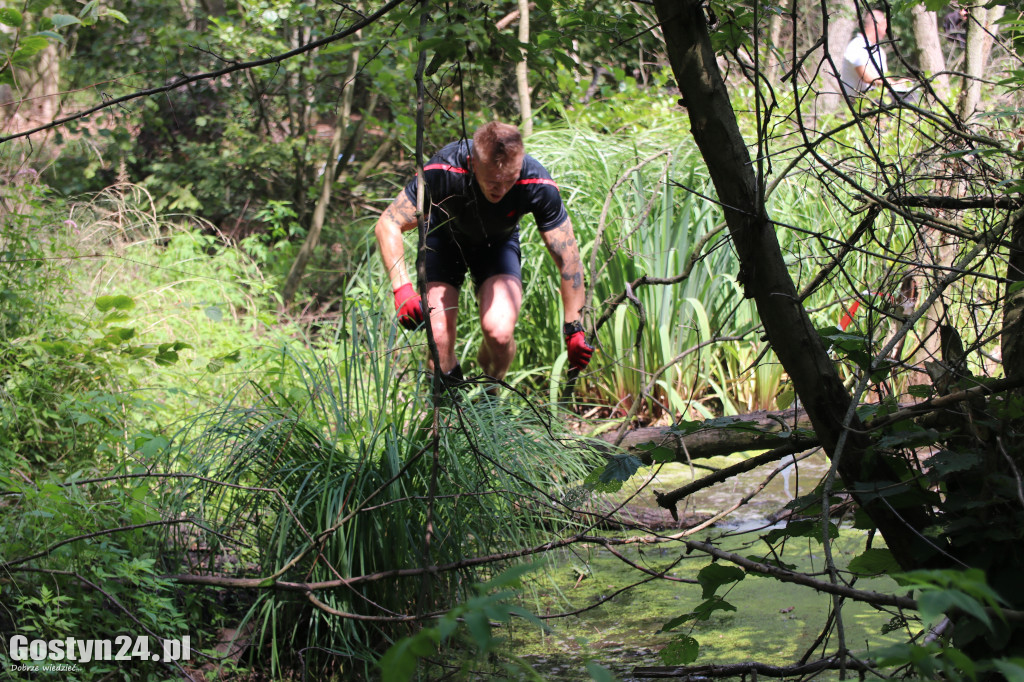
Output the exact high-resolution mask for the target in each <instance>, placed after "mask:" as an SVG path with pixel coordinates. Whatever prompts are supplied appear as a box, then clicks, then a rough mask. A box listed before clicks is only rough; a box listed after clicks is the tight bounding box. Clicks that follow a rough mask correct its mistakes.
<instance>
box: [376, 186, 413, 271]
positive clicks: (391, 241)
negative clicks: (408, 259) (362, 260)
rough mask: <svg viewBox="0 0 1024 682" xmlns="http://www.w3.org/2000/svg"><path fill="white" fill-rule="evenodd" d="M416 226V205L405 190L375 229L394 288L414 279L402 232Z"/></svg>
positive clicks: (382, 215)
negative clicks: (411, 276) (411, 278)
mask: <svg viewBox="0 0 1024 682" xmlns="http://www.w3.org/2000/svg"><path fill="white" fill-rule="evenodd" d="M415 228H416V207H415V206H414V205H413V203H412V202H411V201H410V200H409V197H408V196H406V194H405V192H402V193H401V194H399V195H398V198H397V199H395V200H394V201H393V202H391V205H390V206H388V207H387V209H385V211H384V213H382V214H381V216H380V219H378V220H377V227H376V228H375V230H374V232H375V233H376V235H377V247H378V249H379V250H380V257H381V259H382V260H383V261H384V269H385V270H386V271H387V273H388V276H389V277H390V278H391V288H392V290H394V289H398V288H399V287H401V286H402V285H404V284H409V283H410V282H411V281H412V280H410V279H409V273H408V272H407V271H406V268H405V258H404V256H405V246H404V245H403V243H402V233H403V232H408V231H409V230H413V229H415Z"/></svg>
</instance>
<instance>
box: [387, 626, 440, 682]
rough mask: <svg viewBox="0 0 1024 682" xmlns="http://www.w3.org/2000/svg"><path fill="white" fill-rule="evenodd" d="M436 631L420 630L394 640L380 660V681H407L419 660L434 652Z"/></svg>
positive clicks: (414, 672)
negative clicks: (409, 635)
mask: <svg viewBox="0 0 1024 682" xmlns="http://www.w3.org/2000/svg"><path fill="white" fill-rule="evenodd" d="M436 637H438V633H437V631H436V629H435V628H427V629H425V630H420V631H419V632H417V633H416V634H415V635H412V636H411V637H406V638H405V639H402V640H399V641H397V642H395V643H394V644H393V645H392V646H391V648H390V649H388V650H387V651H386V652H385V653H384V655H383V656H381V658H380V660H379V661H377V667H378V668H380V670H381V676H380V679H381V682H408V681H409V680H411V679H412V676H413V675H415V674H416V666H417V665H418V664H419V660H420V659H421V658H423V657H426V656H432V655H433V654H434V653H435V652H436V649H437V647H436V645H437V640H436V639H435V638H436Z"/></svg>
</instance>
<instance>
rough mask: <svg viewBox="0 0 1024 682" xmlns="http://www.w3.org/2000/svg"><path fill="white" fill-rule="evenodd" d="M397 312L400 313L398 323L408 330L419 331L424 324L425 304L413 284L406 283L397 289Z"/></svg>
mask: <svg viewBox="0 0 1024 682" xmlns="http://www.w3.org/2000/svg"><path fill="white" fill-rule="evenodd" d="M395 310H397V311H398V323H399V324H400V325H402V326H403V327H405V328H406V329H417V328H418V327H419V326H420V325H422V324H423V303H422V301H421V300H420V295H419V294H417V293H416V290H415V289H413V288H412V284H411V283H409V282H406V283H405V284H403V285H402V286H400V287H398V288H397V289H395Z"/></svg>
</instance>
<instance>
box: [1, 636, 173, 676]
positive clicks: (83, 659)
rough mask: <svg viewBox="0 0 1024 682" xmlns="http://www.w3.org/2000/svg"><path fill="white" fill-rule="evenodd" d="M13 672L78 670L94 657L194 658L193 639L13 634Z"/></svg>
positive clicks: (102, 658) (168, 661)
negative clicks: (48, 637)
mask: <svg viewBox="0 0 1024 682" xmlns="http://www.w3.org/2000/svg"><path fill="white" fill-rule="evenodd" d="M9 645H10V647H9V649H8V651H10V656H11V660H12V661H15V663H12V664H11V665H10V670H11V671H14V672H18V671H21V672H32V671H35V672H75V671H77V670H78V669H79V664H80V663H91V662H93V661H139V662H141V661H153V662H157V663H175V662H178V661H189V660H191V659H192V640H191V637H190V636H189V635H185V636H184V637H182V638H181V639H160V640H158V644H157V645H156V646H150V641H149V637H147V636H145V635H143V636H139V637H131V636H129V635H121V636H119V637H114V638H113V639H81V638H77V637H66V638H64V639H29V638H28V637H26V636H24V635H14V636H13V637H11V639H10V642H9Z"/></svg>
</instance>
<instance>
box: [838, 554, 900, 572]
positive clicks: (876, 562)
mask: <svg viewBox="0 0 1024 682" xmlns="http://www.w3.org/2000/svg"><path fill="white" fill-rule="evenodd" d="M847 568H849V569H850V571H852V572H854V573H857V574H858V575H880V574H883V573H894V572H896V571H899V570H902V569H901V567H900V565H899V564H898V563H897V562H896V559H895V557H893V555H892V552H890V551H889V550H888V549H880V548H875V549H866V550H864V552H862V553H861V554H860V555H858V556H855V557H854V558H853V559H851V560H850V565H849V566H848V567H847Z"/></svg>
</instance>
